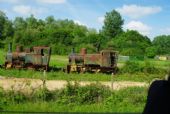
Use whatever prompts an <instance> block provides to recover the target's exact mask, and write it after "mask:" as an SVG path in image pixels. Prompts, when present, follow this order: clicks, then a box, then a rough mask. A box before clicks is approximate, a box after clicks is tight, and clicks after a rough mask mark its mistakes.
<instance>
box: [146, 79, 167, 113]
mask: <svg viewBox="0 0 170 114" xmlns="http://www.w3.org/2000/svg"><path fill="white" fill-rule="evenodd" d="M143 114H170V77H169V79H168V80H159V81H154V82H153V83H152V84H151V86H150V88H149V92H148V97H147V103H146V106H145V109H144V112H143Z"/></svg>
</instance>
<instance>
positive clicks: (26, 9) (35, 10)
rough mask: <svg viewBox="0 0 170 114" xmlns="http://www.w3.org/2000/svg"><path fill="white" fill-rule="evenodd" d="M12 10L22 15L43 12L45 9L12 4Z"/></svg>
mask: <svg viewBox="0 0 170 114" xmlns="http://www.w3.org/2000/svg"><path fill="white" fill-rule="evenodd" d="M13 11H14V12H16V13H19V14H22V15H30V14H33V15H38V14H41V13H43V12H44V11H45V10H44V9H43V8H33V7H31V6H27V5H19V6H14V7H13Z"/></svg>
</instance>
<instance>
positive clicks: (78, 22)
mask: <svg viewBox="0 0 170 114" xmlns="http://www.w3.org/2000/svg"><path fill="white" fill-rule="evenodd" d="M74 23H76V24H78V25H83V26H86V24H84V23H82V22H81V21H79V20H74Z"/></svg>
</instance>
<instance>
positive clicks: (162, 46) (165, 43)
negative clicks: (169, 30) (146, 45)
mask: <svg viewBox="0 0 170 114" xmlns="http://www.w3.org/2000/svg"><path fill="white" fill-rule="evenodd" d="M152 43H153V46H155V47H156V48H157V54H159V55H161V54H162V55H164V54H170V35H167V36H166V35H162V36H157V37H155V38H154V40H153V42H152Z"/></svg>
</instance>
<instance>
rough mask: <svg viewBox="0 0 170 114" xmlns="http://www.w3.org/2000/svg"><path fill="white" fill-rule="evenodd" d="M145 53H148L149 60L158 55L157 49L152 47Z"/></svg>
mask: <svg viewBox="0 0 170 114" xmlns="http://www.w3.org/2000/svg"><path fill="white" fill-rule="evenodd" d="M145 51H146V56H147V57H148V58H154V57H155V56H156V54H157V47H155V46H151V47H148V48H146V50H145Z"/></svg>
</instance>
